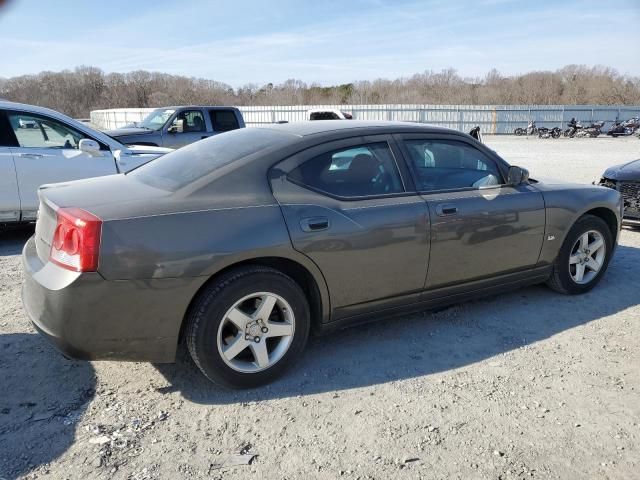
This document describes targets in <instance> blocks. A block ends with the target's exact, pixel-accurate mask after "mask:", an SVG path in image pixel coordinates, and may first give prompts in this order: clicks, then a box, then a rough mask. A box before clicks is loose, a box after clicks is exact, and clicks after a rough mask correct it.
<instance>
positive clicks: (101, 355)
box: [22, 237, 204, 363]
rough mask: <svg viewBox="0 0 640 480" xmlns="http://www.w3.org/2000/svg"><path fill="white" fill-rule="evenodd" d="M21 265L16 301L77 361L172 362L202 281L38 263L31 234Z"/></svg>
mask: <svg viewBox="0 0 640 480" xmlns="http://www.w3.org/2000/svg"><path fill="white" fill-rule="evenodd" d="M22 264H23V268H24V277H25V281H24V284H23V287H22V303H23V305H24V309H25V311H26V313H27V315H28V316H29V318H30V319H31V321H32V323H33V324H34V326H35V328H36V329H37V330H38V331H39V332H40V333H41V334H42V335H43V336H44V337H46V338H47V339H48V340H49V341H50V342H51V343H53V344H54V345H55V346H56V347H57V348H58V349H59V350H60V351H61V352H62V353H63V354H64V355H65V356H67V357H70V358H76V359H82V360H128V361H150V362H158V363H162V362H172V361H174V359H175V352H176V347H177V342H178V336H179V332H180V326H181V323H182V319H183V318H184V314H185V312H186V309H187V308H188V305H189V302H190V300H191V298H193V295H194V294H195V292H196V291H197V289H198V288H199V286H200V285H201V284H202V283H203V282H204V279H200V278H196V279H193V278H191V279H160V280H122V281H121V280H114V281H107V280H105V279H104V278H103V277H102V276H101V275H100V274H99V273H95V272H90V273H76V272H70V271H67V270H65V269H63V268H60V267H58V266H57V265H54V264H52V263H51V262H47V263H43V262H42V261H41V260H40V258H39V257H38V255H37V253H36V249H35V243H34V238H33V237H32V238H30V239H29V241H27V243H26V244H25V246H24V249H23V253H22ZM167 290H171V291H170V292H167Z"/></svg>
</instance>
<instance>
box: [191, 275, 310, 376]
mask: <svg viewBox="0 0 640 480" xmlns="http://www.w3.org/2000/svg"><path fill="white" fill-rule="evenodd" d="M255 292H270V293H274V294H276V295H279V296H280V297H282V298H283V299H285V300H286V302H288V304H289V305H290V306H291V309H292V310H293V314H294V316H295V329H294V333H293V338H292V340H291V344H290V345H289V347H288V350H287V351H286V353H285V354H284V356H283V357H282V358H281V359H280V360H279V361H277V362H276V363H274V364H273V365H272V366H270V367H268V368H267V369H266V370H262V371H259V372H254V373H243V372H239V371H237V370H234V369H233V368H231V367H230V366H229V365H227V363H225V361H224V360H223V358H222V356H221V354H220V353H219V351H218V346H217V339H218V328H219V326H220V323H221V322H222V320H223V318H224V316H225V315H226V313H227V312H228V311H229V309H230V308H231V307H232V306H233V305H234V304H235V303H236V302H237V301H238V300H240V299H242V298H243V297H245V296H247V295H250V294H252V293H255ZM186 321H187V328H186V339H187V346H188V348H189V353H190V354H191V357H192V358H193V361H194V363H195V364H196V365H197V366H198V368H199V369H200V370H201V371H202V373H204V375H205V376H206V377H207V378H208V379H209V380H211V381H212V382H214V383H216V384H218V385H220V386H223V387H227V388H253V387H258V386H261V385H265V384H267V383H270V382H272V381H273V380H275V379H276V378H277V377H279V376H280V375H282V374H283V373H284V371H285V370H286V369H287V368H288V367H289V366H291V364H293V363H294V362H295V360H296V359H297V358H299V357H300V355H301V354H302V352H303V350H304V347H305V345H306V343H307V339H308V337H309V331H310V325H311V320H310V313H309V304H308V302H307V299H306V297H305V294H304V292H303V291H302V289H301V288H300V286H299V285H298V284H297V283H296V282H295V281H294V280H293V279H291V278H290V277H288V276H287V275H285V274H284V273H282V272H280V271H278V270H275V269H273V268H268V267H263V266H257V265H256V266H247V267H240V268H237V269H234V270H231V271H229V272H228V273H226V274H224V275H222V276H221V277H220V278H218V279H216V280H215V281H214V282H212V283H211V285H209V286H208V287H206V288H205V290H203V291H202V292H200V294H199V295H198V297H197V298H196V300H195V302H194V303H193V305H192V307H191V308H190V310H189V313H188V314H187V318H186Z"/></svg>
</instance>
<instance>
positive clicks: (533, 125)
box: [513, 120, 538, 136]
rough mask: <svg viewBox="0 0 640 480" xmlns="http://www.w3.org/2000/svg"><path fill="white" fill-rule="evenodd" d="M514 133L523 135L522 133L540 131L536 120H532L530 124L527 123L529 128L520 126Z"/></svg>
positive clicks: (533, 133)
mask: <svg viewBox="0 0 640 480" xmlns="http://www.w3.org/2000/svg"><path fill="white" fill-rule="evenodd" d="M513 133H515V134H516V135H518V136H521V135H535V134H537V133H538V127H536V122H535V120H531V121H530V122H529V125H527V128H522V127H518V128H516V129H515V130H514V131H513Z"/></svg>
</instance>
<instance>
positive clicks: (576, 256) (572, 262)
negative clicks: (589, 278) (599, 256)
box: [569, 255, 580, 265]
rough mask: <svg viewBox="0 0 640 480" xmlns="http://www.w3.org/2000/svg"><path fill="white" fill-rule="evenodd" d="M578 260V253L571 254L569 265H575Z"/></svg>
mask: <svg viewBox="0 0 640 480" xmlns="http://www.w3.org/2000/svg"><path fill="white" fill-rule="evenodd" d="M579 261H580V256H579V255H571V256H570V257H569V265H575V264H576V263H578V262H579Z"/></svg>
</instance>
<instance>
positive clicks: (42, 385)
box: [0, 137, 640, 480]
mask: <svg viewBox="0 0 640 480" xmlns="http://www.w3.org/2000/svg"><path fill="white" fill-rule="evenodd" d="M487 143H489V144H490V145H491V146H492V148H495V149H496V150H497V151H498V152H499V153H501V154H502V155H503V156H504V157H505V158H507V159H508V160H510V161H511V163H513V164H519V165H522V166H525V167H528V168H530V169H531V174H532V176H533V177H536V176H540V175H545V176H553V177H557V178H563V179H566V180H576V181H582V182H591V181H592V180H595V179H597V178H598V177H599V175H600V173H601V172H602V171H603V170H604V168H605V167H606V166H608V165H611V164H614V163H619V162H622V161H625V160H630V159H633V158H640V141H638V139H637V138H633V139H607V138H604V139H595V140H594V139H559V140H555V141H554V140H538V139H526V138H506V137H494V138H491V137H489V138H488V139H487ZM31 233H32V232H30V231H29V230H28V229H27V230H16V231H10V232H3V233H0V387H1V388H2V392H1V393H0V478H6V479H9V478H15V477H27V478H36V477H45V478H56V479H65V478H69V479H76V478H91V479H93V478H99V479H103V478H104V479H106V478H114V479H154V478H162V479H165V478H166V479H173V478H194V479H199V478H225V479H227V478H228V479H239V478H247V477H250V476H252V477H255V478H269V479H275V478H289V479H298V478H324V479H334V478H338V477H343V478H352V479H356V478H361V479H368V478H376V479H384V478H442V479H449V478H464V479H467V478H491V479H498V478H500V479H510V478H531V477H533V478H558V479H563V480H564V479H574V478H598V479H606V478H616V479H622V478H628V479H631V478H638V471H639V469H640V352H639V347H640V305H639V304H640V273H639V269H638V266H639V265H640V230H631V229H626V228H625V229H624V230H623V232H622V236H621V238H620V246H619V249H618V250H617V253H616V255H615V257H614V259H613V261H612V263H611V265H610V268H609V271H608V273H607V275H606V276H605V277H604V279H603V281H602V283H601V284H600V286H598V287H597V288H596V289H595V290H594V291H592V292H591V293H589V294H586V295H584V296H580V297H567V296H562V295H558V294H555V293H553V292H551V291H550V290H548V289H546V288H545V287H542V286H539V287H532V288H527V289H524V290H520V291H517V292H515V293H510V294H505V295H501V296H499V297H494V298H489V299H485V300H482V301H478V302H473V303H467V304H463V305H458V306H455V307H452V308H449V309H447V310H444V311H440V312H438V313H425V314H419V315H414V316H410V317H407V318H404V319H399V320H394V321H389V322H382V323H378V324H373V325H368V326H364V327H359V328H354V329H351V330H348V331H344V332H341V333H337V334H333V335H330V336H327V337H323V338H317V339H312V341H311V344H310V345H309V347H308V350H307V353H306V355H305V356H304V358H303V360H302V362H301V365H299V366H297V368H294V369H293V370H292V371H291V372H290V373H289V374H288V375H287V376H286V377H285V378H283V379H281V380H280V381H278V382H277V383H276V384H274V385H271V386H269V387H266V388H262V389H259V390H254V391H246V392H229V391H223V390H220V389H218V388H216V387H214V386H212V385H210V384H208V383H207V382H206V381H205V380H203V378H202V376H201V375H200V374H199V373H198V372H197V371H196V369H195V367H194V366H193V365H192V364H191V362H190V361H189V359H188V358H187V357H186V355H185V354H184V352H183V353H182V354H181V358H180V360H179V362H178V363H176V364H174V365H150V364H136V363H113V362H104V363H100V362H97V363H82V362H73V361H68V360H65V359H64V358H63V357H62V356H61V355H59V354H58V353H57V352H56V351H55V350H54V349H53V348H52V347H50V346H49V345H48V344H47V343H46V342H45V341H44V340H43V339H42V338H40V337H39V336H38V335H37V334H35V332H34V330H33V329H32V327H31V326H30V324H29V322H28V321H27V319H26V317H25V314H24V313H23V311H22V306H21V303H20V283H21V275H22V274H21V267H20V261H19V254H20V249H21V246H22V244H23V243H24V241H25V240H26V238H28V236H29V235H30V234H31ZM240 453H247V455H238V454H240ZM253 454H257V456H256V457H253V460H252V462H251V464H249V465H236V466H233V463H244V462H246V461H247V460H248V459H250V458H252V455H253Z"/></svg>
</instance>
